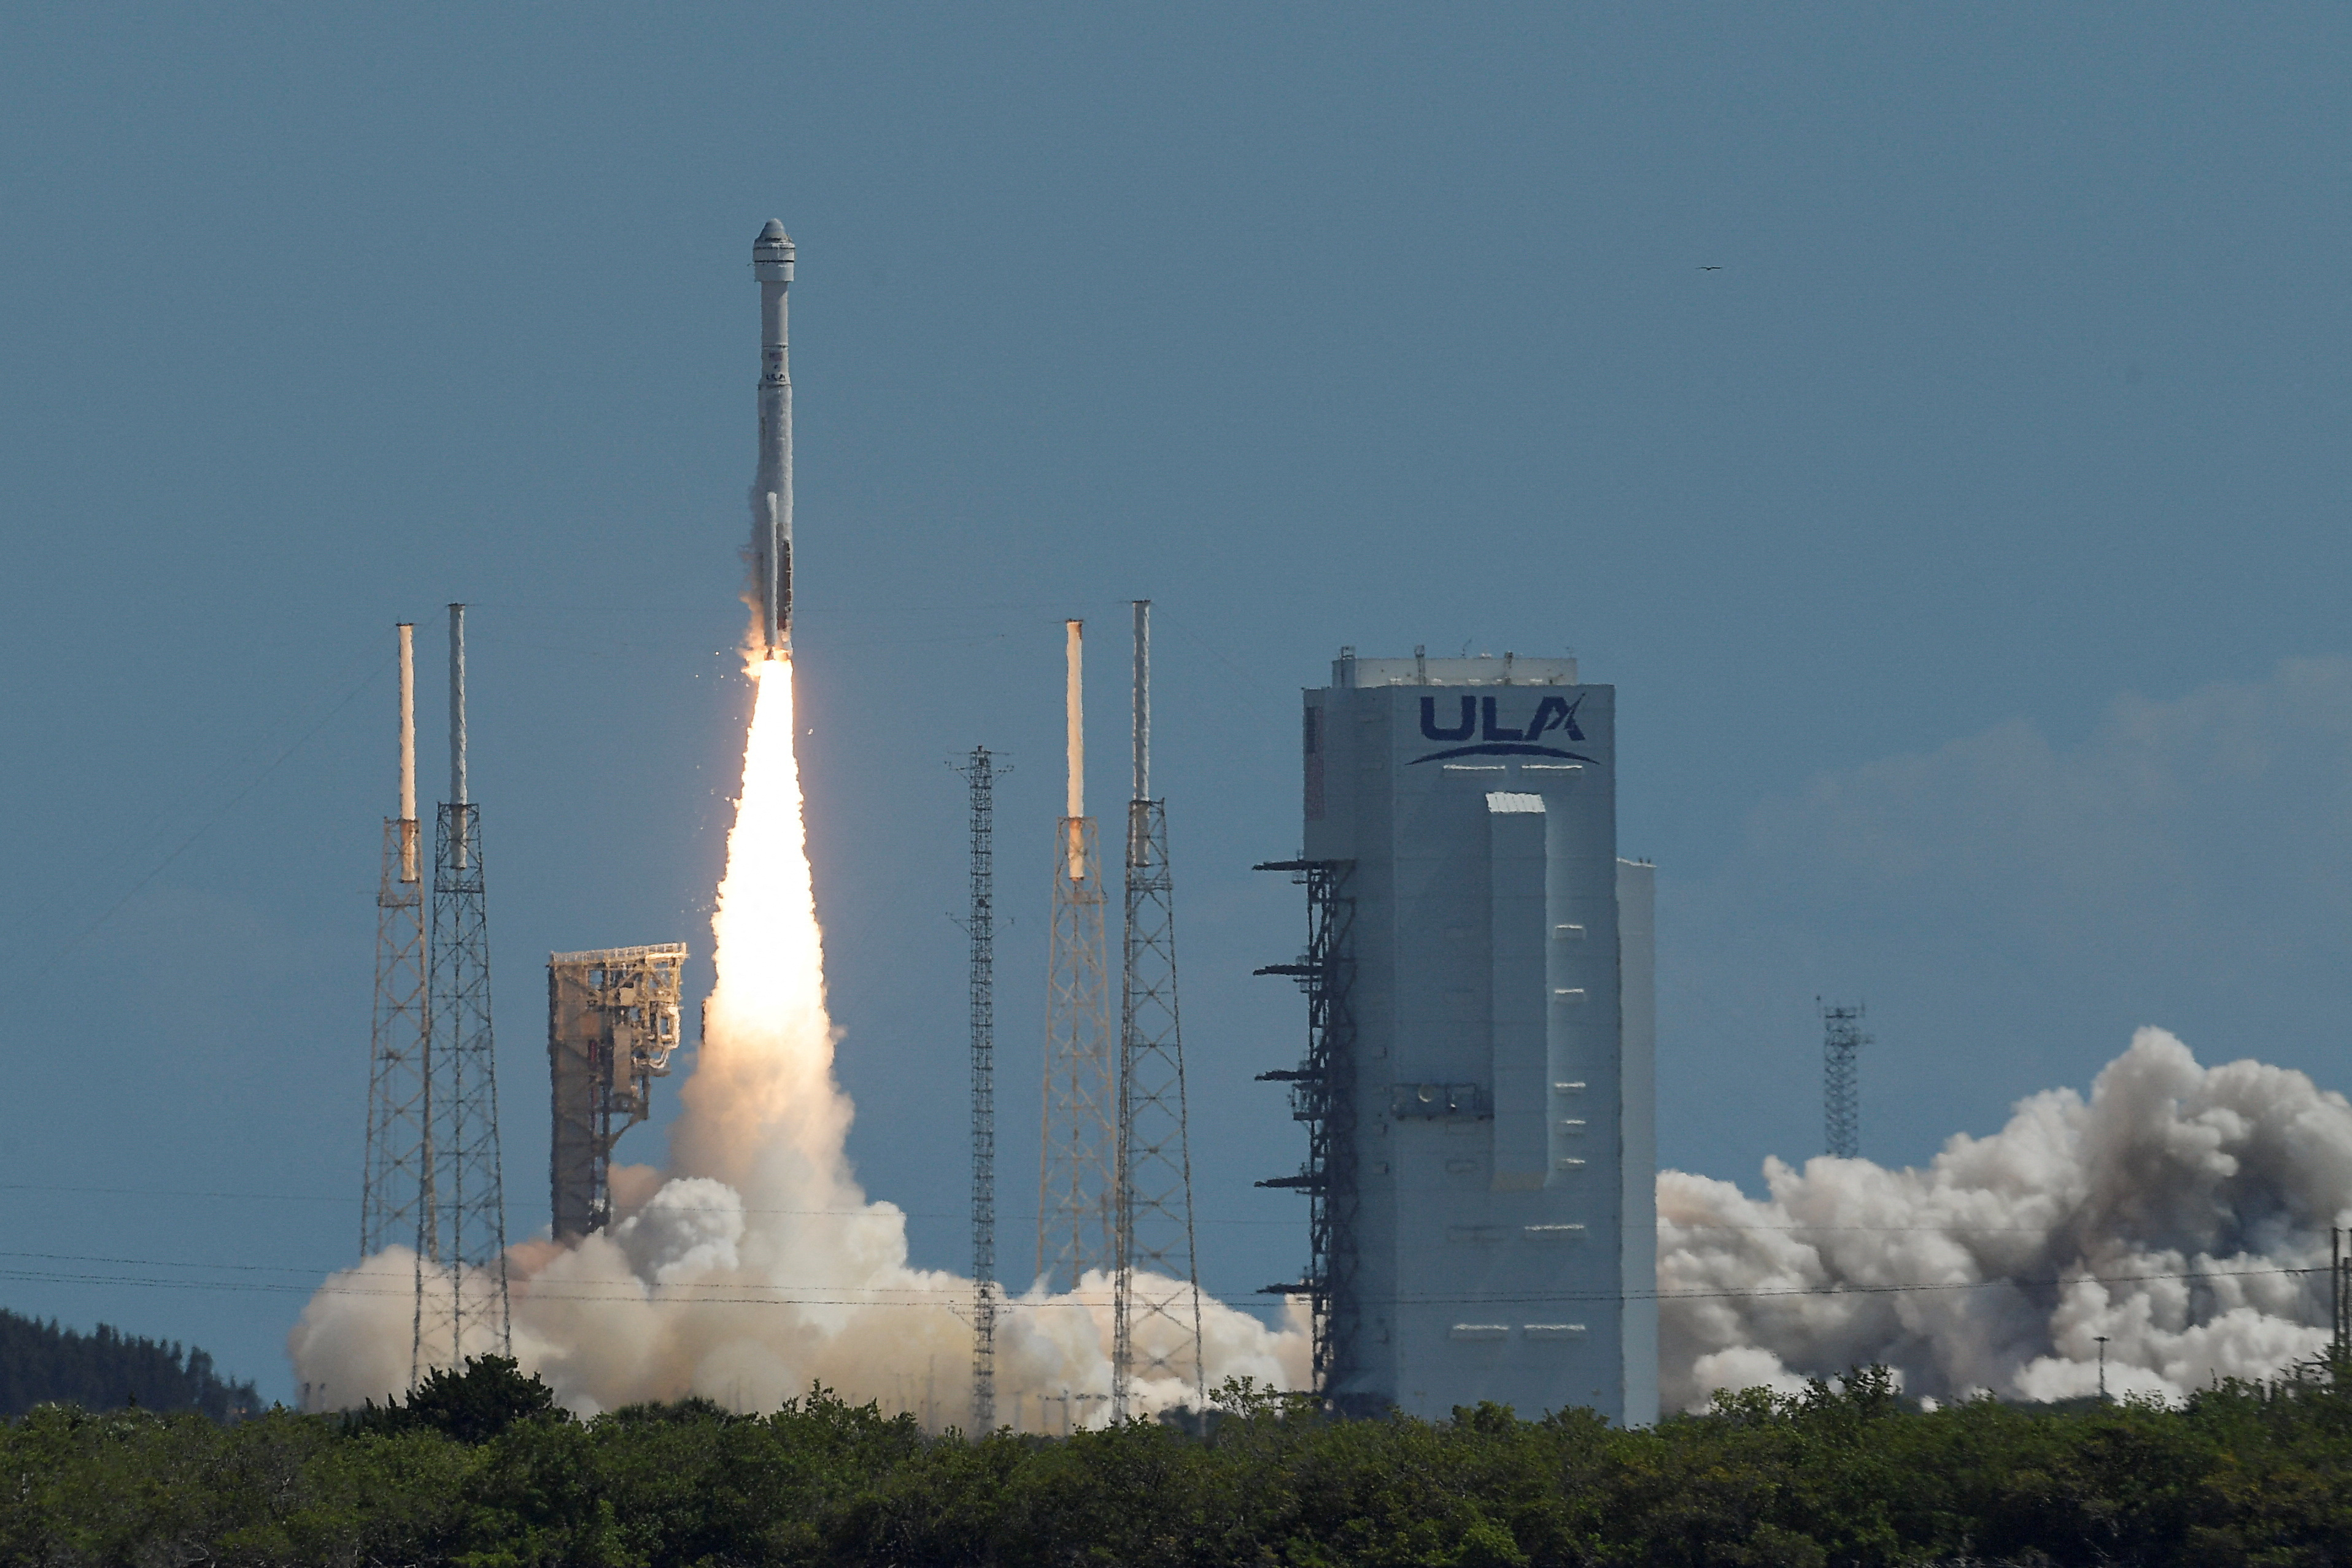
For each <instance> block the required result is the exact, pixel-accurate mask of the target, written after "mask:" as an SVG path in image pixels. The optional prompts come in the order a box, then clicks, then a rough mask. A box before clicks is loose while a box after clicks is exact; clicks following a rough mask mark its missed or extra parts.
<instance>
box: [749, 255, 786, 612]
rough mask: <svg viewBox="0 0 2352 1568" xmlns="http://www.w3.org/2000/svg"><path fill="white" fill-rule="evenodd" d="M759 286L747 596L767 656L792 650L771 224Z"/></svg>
mask: <svg viewBox="0 0 2352 1568" xmlns="http://www.w3.org/2000/svg"><path fill="white" fill-rule="evenodd" d="M751 276H752V277H755V278H757V279H759V283H760V470H759V476H758V477H757V478H755V479H754V480H752V482H751V595H750V597H751V601H752V607H753V608H754V609H755V610H756V611H757V612H759V635H760V636H761V639H762V643H761V645H762V646H763V647H764V648H765V649H766V651H767V656H768V657H769V658H777V657H780V656H782V655H783V654H785V653H790V652H791V651H792V646H793V376H792V370H791V367H790V364H789V362H788V361H789V352H788V350H789V347H790V345H789V342H788V336H789V334H788V332H787V330H786V328H787V323H788V321H789V319H790V318H789V313H788V311H787V308H786V306H785V303H784V294H785V291H786V290H788V289H790V288H791V287H792V286H793V241H792V236H791V235H787V234H786V233H784V225H782V224H781V223H778V222H777V221H776V220H775V219H773V218H770V219H769V220H768V226H767V227H766V228H763V229H761V231H760V237H759V238H758V239H755V240H753V241H752V242H751Z"/></svg>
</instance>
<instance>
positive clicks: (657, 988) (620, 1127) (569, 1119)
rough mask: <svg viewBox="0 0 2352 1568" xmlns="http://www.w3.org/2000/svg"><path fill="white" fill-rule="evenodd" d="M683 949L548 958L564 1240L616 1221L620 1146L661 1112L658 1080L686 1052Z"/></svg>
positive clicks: (671, 945)
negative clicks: (681, 1040)
mask: <svg viewBox="0 0 2352 1568" xmlns="http://www.w3.org/2000/svg"><path fill="white" fill-rule="evenodd" d="M686 960H687V950H686V944H685V943H683V942H663V943H658V944H656V945H654V946H644V947H603V948H598V949H595V950H593V951H591V952H585V953H551V954H549V955H548V956H547V1066H548V1080H549V1086H550V1092H551V1102H552V1104H551V1110H552V1114H553V1132H552V1137H551V1140H550V1144H549V1150H548V1188H549V1207H550V1209H551V1214H552V1218H553V1226H554V1232H555V1238H556V1239H557V1240H559V1241H575V1240H577V1239H580V1238H581V1237H583V1236H585V1235H587V1234H588V1233H589V1232H590V1231H593V1230H602V1229H604V1228H606V1227H607V1226H609V1225H610V1224H611V1223H612V1221H613V1187H612V1169H613V1147H614V1145H615V1144H617V1143H618V1142H619V1141H620V1137H621V1134H624V1133H625V1132H627V1131H628V1130H629V1129H630V1128H631V1127H634V1126H635V1125H636V1124H638V1123H640V1122H642V1121H644V1120H646V1117H647V1116H649V1115H651V1114H652V1113H653V1081H654V1080H655V1079H656V1078H665V1077H667V1076H668V1074H669V1064H670V1057H671V1055H672V1054H673V1053H674V1052H676V1051H677V1047H678V1019H679V1013H680V1009H679V988H680V981H681V980H682V978H683V977H684V974H685V970H686Z"/></svg>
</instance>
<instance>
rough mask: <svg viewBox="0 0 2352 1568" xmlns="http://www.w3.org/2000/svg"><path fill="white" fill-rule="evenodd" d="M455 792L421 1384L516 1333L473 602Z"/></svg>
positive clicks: (437, 896)
mask: <svg viewBox="0 0 2352 1568" xmlns="http://www.w3.org/2000/svg"><path fill="white" fill-rule="evenodd" d="M449 794H450V797H451V798H450V800H448V801H446V802H445V803H444V804H443V805H442V807H441V810H440V815H439V819H438V821H437V823H436V831H435V833H434V846H433V848H434V853H433V940H432V964H431V968H430V970H429V972H428V975H427V979H426V984H427V987H428V989H429V992H430V995H431V998H432V1010H433V1022H432V1033H431V1036H430V1039H429V1040H428V1043H427V1047H426V1051H425V1063H426V1069H425V1103H426V1115H425V1194H424V1200H423V1202H422V1203H420V1205H419V1206H418V1208H419V1213H418V1225H417V1247H416V1309H415V1322H414V1333H413V1337H412V1339H411V1341H410V1350H409V1376H410V1379H411V1382H412V1385H413V1384H414V1383H415V1382H417V1381H421V1380H422V1379H423V1377H424V1376H425V1373H426V1372H428V1371H430V1370H431V1369H432V1368H433V1367H434V1366H436V1365H447V1366H463V1365H464V1364H465V1362H466V1358H467V1356H468V1355H483V1354H499V1355H505V1354H509V1353H510V1351H511V1349H512V1345H513V1339H514V1335H513V1329H512V1325H511V1322H510V1321H509V1313H508V1305H507V1221H506V1198H505V1190H504V1176H503V1174H502V1172H501V1170H500V1168H499V1080H498V1061H497V1057H496V1055H495V1052H494V1050H493V1044H492V1040H491V1033H490V940H489V915H488V904H487V903H486V901H485V897H484V890H483V880H482V850H481V808H480V807H478V806H477V805H475V804H473V803H472V802H471V801H469V800H467V787H466V621H465V606H464V605H462V604H453V605H451V606H450V607H449ZM445 1346H446V1351H445V1349H444V1347H445ZM444 1354H446V1357H447V1359H446V1361H444V1360H443V1359H442V1357H443V1356H444Z"/></svg>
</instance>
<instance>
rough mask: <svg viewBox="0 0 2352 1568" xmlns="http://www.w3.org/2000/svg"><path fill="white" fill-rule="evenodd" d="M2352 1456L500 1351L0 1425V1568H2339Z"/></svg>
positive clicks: (2317, 1428) (1871, 1402)
mask: <svg viewBox="0 0 2352 1568" xmlns="http://www.w3.org/2000/svg"><path fill="white" fill-rule="evenodd" d="M2347 1458H2352V1395H2347V1393H2345V1392H2340V1391H2339V1390H2338V1388H2337V1387H2336V1385H2335V1384H2334V1383H2333V1382H2332V1381H2331V1380H2327V1379H2305V1380H2304V1381H2302V1382H2299V1383H2290V1384H2287V1385H2280V1386H2275V1387H2268V1388H2264V1387H2252V1386H2245V1385H2225V1386H2222V1387H2220V1388H2216V1389H2213V1390H2211V1391H2209V1392H2207V1393H2204V1394H2201V1395H2200V1396H2197V1397H2196V1398H2194V1399H2193V1400H2191V1401H2190V1402H2189V1405H2188V1406H2187V1407H2186V1408H2184V1409H2175V1410H2168V1409H2164V1408H2161V1407H2159V1406H2153V1405H2140V1404H2122V1405H2099V1404H2093V1405H2090V1406H2086V1407H2084V1408H2080V1409H2074V1410H2065V1411H2025V1410H2018V1409H2012V1408H2010V1407H2007V1406H2001V1405H1998V1404H1994V1403H1992V1402H1990V1401H1986V1402H1981V1403H1976V1404H1969V1405H1962V1406H1948V1407H1947V1408H1944V1409H1941V1410H1937V1411H1933V1412H1921V1411H1918V1410H1916V1409H1912V1408H1909V1407H1907V1406H1906V1405H1905V1403H1904V1402H1903V1401H1902V1400H1901V1399H1900V1398H1899V1397H1898V1396H1896V1395H1895V1393H1894V1391H1893V1390H1892V1389H1891V1388H1890V1386H1889V1385H1888V1383H1887V1380H1886V1378H1885V1375H1884V1374H1883V1373H1875V1372H1864V1373H1860V1374H1856V1375H1853V1376H1852V1377H1850V1378H1848V1379H1846V1380H1845V1382H1844V1385H1843V1386H1840V1387H1832V1386H1829V1385H1815V1386H1814V1387H1813V1388H1812V1390H1811V1392H1810V1393H1809V1394H1806V1395H1804V1396H1800V1397H1795V1398H1787V1397H1775V1396H1770V1395H1769V1394H1766V1393H1764V1392H1762V1391H1754V1392H1750V1393H1748V1394H1743V1395H1738V1396H1728V1397H1726V1398H1723V1399H1721V1400H1719V1401H1718V1403H1717V1406H1716V1408H1715V1410H1714V1412H1713V1413H1712V1414H1710V1415H1706V1416H1680V1417H1675V1418H1673V1419H1670V1420H1667V1421H1665V1422H1664V1423H1662V1424H1661V1425H1660V1426H1659V1427H1656V1428H1655V1429H1654V1430H1651V1431H1642V1432H1624V1431H1612V1430H1611V1429H1610V1428H1609V1427H1606V1426H1604V1425H1603V1424H1602V1423H1601V1422H1600V1421H1599V1420H1597V1419H1595V1418H1594V1417H1592V1416H1590V1415H1587V1414H1580V1413H1575V1412H1570V1413H1567V1414H1563V1415H1559V1416H1550V1417H1548V1418H1546V1419H1544V1420H1541V1421H1521V1420H1517V1419H1516V1418H1514V1417H1513V1416H1512V1415H1511V1413H1510V1412H1509V1411H1507V1410H1506V1409H1502V1408H1500V1407H1497V1406H1479V1407H1477V1408H1475V1409H1464V1410H1459V1411H1457V1412H1456V1413H1455V1416H1454V1419H1453V1420H1452V1421H1451V1422H1447V1423H1438V1424H1430V1423H1424V1422H1420V1421H1412V1420H1407V1419H1402V1418H1398V1419H1391V1420H1386V1421H1361V1422H1348V1423H1335V1422H1329V1421H1325V1420H1322V1419H1320V1418H1318V1417H1317V1416H1314V1415H1312V1414H1311V1413H1310V1412H1309V1411H1307V1410H1306V1409H1304V1408H1303V1407H1301V1406H1299V1405H1298V1404H1297V1402H1296V1401H1294V1400H1291V1399H1288V1398H1286V1397H1283V1396H1265V1395H1262V1394H1256V1393H1254V1392H1252V1391H1250V1390H1249V1389H1247V1388H1246V1387H1244V1386H1228V1388H1227V1389H1226V1390H1225V1393H1224V1396H1223V1400H1222V1401H1221V1411H1220V1414H1219V1415H1218V1416H1215V1417H1213V1419H1212V1420H1211V1421H1209V1422H1208V1423H1207V1424H1206V1427H1205V1430H1204V1431H1202V1432H1198V1433H1194V1432H1187V1431H1184V1430H1181V1429H1179V1428H1177V1427H1171V1426H1166V1425H1155V1424H1150V1423H1145V1422H1134V1423H1130V1424H1129V1425H1127V1426H1124V1427H1118V1428H1117V1429H1114V1430H1111V1431H1108V1432H1098V1433H1087V1434H1082V1435H1080V1436H1078V1437H1071V1438H1068V1439H1062V1440H1049V1439H1044V1438H1033V1437H1013V1436H1010V1435H1008V1434H1003V1433H999V1434H996V1435H994V1436H992V1437H984V1438H982V1439H981V1440H979V1441H977V1442H967V1441H964V1440H963V1439H961V1437H955V1436H953V1435H950V1436H949V1437H925V1436H924V1435H923V1434H922V1432H921V1431H920V1430H919V1429H918V1428H917V1427H916V1426H915V1424H914V1422H913V1421H912V1420H911V1419H910V1418H908V1417H905V1416H899V1417H895V1418H894V1417H887V1416H883V1415H881V1414H880V1413H879V1412H878V1411H877V1410H876V1409H875V1408H874V1407H873V1406H866V1407H864V1408H858V1407H854V1406H847V1405H845V1404H843V1403H842V1402H840V1401H839V1400H836V1399H834V1398H832V1397H829V1396H826V1395H824V1394H823V1393H822V1392H818V1393H814V1394H812V1395H811V1396H809V1397H808V1398H806V1399H804V1400H801V1401H798V1402H796V1403H794V1404H793V1405H792V1406H789V1407H787V1408H786V1409H784V1410H783V1411H782V1412H780V1413H778V1414H776V1415H773V1416H764V1417H752V1416H731V1415H729V1414H728V1413H727V1412H725V1411H723V1410H721V1409H719V1408H718V1407H717V1406H711V1405H709V1404H704V1403H699V1402H689V1403H688V1404H684V1405H676V1406H639V1407H636V1408H633V1409H628V1410H623V1411H618V1412H615V1413H614V1414H612V1415H609V1416H602V1417H600V1418H598V1419H596V1420H594V1421H592V1422H588V1423H585V1424H583V1423H580V1422H577V1421H573V1420H571V1419H569V1418H568V1417H566V1416H564V1415H563V1414H562V1412H561V1411H560V1410H556V1409H554V1408H552V1407H551V1404H550V1402H549V1400H548V1398H547V1395H546V1391H545V1389H544V1388H543V1387H541V1386H540V1385H538V1384H537V1382H536V1381H535V1380H533V1379H530V1378H526V1377H524V1376H522V1375H520V1374H519V1373H518V1372H517V1371H516V1370H515V1368H514V1366H513V1364H511V1363H505V1362H495V1361H484V1362H479V1363H476V1364H473V1365H472V1366H471V1368H470V1369H469V1371H468V1372H467V1374H466V1375H463V1376H448V1375H445V1376H442V1377H439V1378H436V1380H434V1382H433V1383H431V1384H430V1385H427V1386H426V1387H425V1388H424V1389H421V1390H420V1391H419V1392H418V1394H417V1396H415V1397H414V1398H412V1399H411V1400H409V1401H408V1402H407V1403H406V1404H405V1405H403V1406H395V1407H394V1408H392V1409H389V1410H379V1409H372V1410H369V1411H367V1412H364V1413H362V1414H361V1415H359V1416H352V1417H344V1418H340V1419H339V1418H336V1417H332V1416H300V1415H296V1414H293V1413H291V1412H288V1411H277V1412H273V1413H271V1414H268V1415H266V1416H259V1417H257V1418H256V1419H253V1420H248V1421H245V1422H241V1423H238V1424H236V1425H234V1426H228V1427H221V1426H216V1425H215V1424H213V1423H211V1422H208V1421H205V1420H202V1419H200V1418H197V1417H194V1416H177V1417H174V1416H159V1415H155V1414H152V1413H150V1412H147V1411H124V1412H120V1413H116V1414H111V1415H102V1416H94V1415H89V1414H87V1413H84V1412H81V1411H78V1410H71V1409H63V1408H49V1409H41V1410H37V1411H35V1412H33V1413H32V1414H31V1415H30V1416H27V1417H26V1419H24V1420H22V1421H20V1422H17V1423H15V1424H13V1425H10V1426H8V1427H5V1428H0V1562H5V1563H51V1564H70V1563H93V1564H95V1563H109V1564H111V1563H200V1562H201V1563H474V1564H483V1565H489V1564H502V1563H646V1564H651V1563H710V1564H717V1563H906V1564H932V1563H940V1564H945V1563H1006V1564H1013V1563H1102V1564H1107V1565H1108V1564H1119V1565H1122V1568H1129V1565H1132V1568H1142V1565H1146V1564H1158V1563H1268V1564H1274V1563H1281V1564H1300V1565H1305V1564H1326V1563H1328V1564H1338V1563H1398V1564H1403V1563H1413V1564H1422V1563H1446V1564H1460V1565H1464V1568H1474V1565H1486V1564H1506V1563H1510V1564H1516V1563H1673V1564H1683V1563H1691V1564H1696V1563H1708V1564H1715V1563H1721V1564H1735V1563H1739V1564H1746V1563H1753V1564H1774V1565H1781V1564H1797V1565H1801V1564H1811V1563H1819V1564H1832V1563H1835V1564H1845V1563H1954V1564H1957V1563H2147V1564H2173V1563H2179V1564H2191V1563H2193V1564H2198V1565H2200V1568H2211V1565H2222V1564H2233V1563H2262V1564H2289V1563H2345V1562H2348V1561H2352V1467H2347V1462H2346V1461H2347Z"/></svg>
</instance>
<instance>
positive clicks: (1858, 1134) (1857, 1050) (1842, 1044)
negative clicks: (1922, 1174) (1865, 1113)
mask: <svg viewBox="0 0 2352 1568" xmlns="http://www.w3.org/2000/svg"><path fill="white" fill-rule="evenodd" d="M1813 1000H1814V1002H1815V1003H1816V1004H1817V1005H1819V1004H1821V998H1818V997H1816V998H1813ZM1863 1011H1864V1009H1863V1005H1862V1004H1861V1003H1860V1002H1856V1003H1854V1004H1853V1006H1852V1007H1834V1008H1833V1007H1829V1006H1826V1005H1822V1139H1823V1141H1824V1142H1825V1143H1826V1144H1827V1145H1829V1152H1830V1153H1831V1154H1832V1155H1836V1156H1837V1157H1838V1158H1840V1159H1842V1160H1853V1159H1860V1158H1861V1157H1862V1061H1861V1052H1862V1048H1863V1047H1864V1046H1865V1045H1868V1044H1869V1043H1870V1036H1868V1035H1866V1034H1864V1033H1863V1032H1862V1017H1863Z"/></svg>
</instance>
